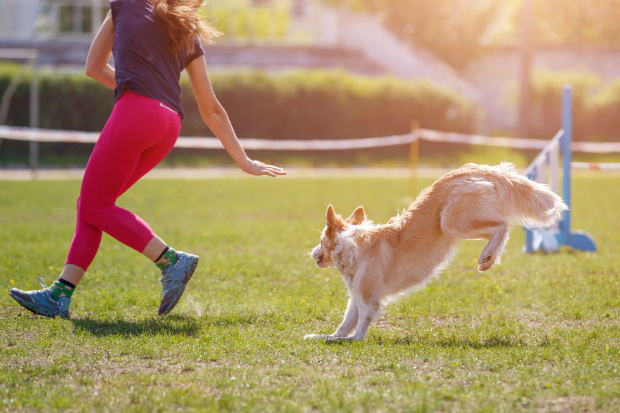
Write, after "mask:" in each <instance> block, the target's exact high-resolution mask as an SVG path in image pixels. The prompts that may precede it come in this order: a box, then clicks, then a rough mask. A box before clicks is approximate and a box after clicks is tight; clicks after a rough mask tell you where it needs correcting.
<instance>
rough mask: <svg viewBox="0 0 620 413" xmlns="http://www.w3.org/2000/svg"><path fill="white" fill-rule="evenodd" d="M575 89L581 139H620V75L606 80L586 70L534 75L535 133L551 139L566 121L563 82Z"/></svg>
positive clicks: (575, 127) (575, 126)
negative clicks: (563, 115) (563, 109)
mask: <svg viewBox="0 0 620 413" xmlns="http://www.w3.org/2000/svg"><path fill="white" fill-rule="evenodd" d="M565 84H570V85H571V86H572V89H573V135H574V139H575V140H577V141H620V116H619V114H620V79H616V80H614V81H611V82H608V83H605V82H603V80H602V79H601V78H600V77H598V76H596V75H594V74H592V73H584V72H552V71H547V70H538V71H536V72H535V73H534V76H533V78H532V85H531V90H532V101H533V106H532V123H533V124H532V137H534V138H538V139H550V138H551V137H552V136H553V135H555V133H556V132H557V131H558V130H559V129H560V127H561V124H562V86H563V85H565Z"/></svg>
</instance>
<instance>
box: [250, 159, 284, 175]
mask: <svg viewBox="0 0 620 413" xmlns="http://www.w3.org/2000/svg"><path fill="white" fill-rule="evenodd" d="M253 165H254V166H255V167H256V171H255V174H256V175H269V176H271V177H274V178H275V177H276V176H277V175H286V171H285V170H284V169H282V168H279V167H277V166H274V165H269V164H266V163H263V162H259V161H254V162H253Z"/></svg>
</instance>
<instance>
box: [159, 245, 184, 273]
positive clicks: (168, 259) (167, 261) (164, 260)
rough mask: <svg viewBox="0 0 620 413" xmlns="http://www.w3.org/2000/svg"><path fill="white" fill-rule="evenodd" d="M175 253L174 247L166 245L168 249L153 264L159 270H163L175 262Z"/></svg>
mask: <svg viewBox="0 0 620 413" xmlns="http://www.w3.org/2000/svg"><path fill="white" fill-rule="evenodd" d="M177 259H178V258H177V254H176V250H175V249H174V248H170V247H168V249H167V250H166V251H165V252H164V254H163V255H162V256H161V258H160V259H158V260H157V261H155V265H157V268H159V269H160V270H162V271H163V270H165V269H166V268H168V267H171V266H172V265H174V264H175V263H176V262H177Z"/></svg>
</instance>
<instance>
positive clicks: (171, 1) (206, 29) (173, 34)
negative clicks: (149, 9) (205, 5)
mask: <svg viewBox="0 0 620 413" xmlns="http://www.w3.org/2000/svg"><path fill="white" fill-rule="evenodd" d="M151 2H152V3H153V9H154V11H155V18H156V19H157V23H158V24H159V25H160V26H161V28H162V29H163V30H164V33H166V36H167V37H168V39H169V40H170V46H169V49H170V51H171V52H172V53H179V52H180V51H181V49H183V48H185V50H186V52H187V53H188V54H192V53H194V49H195V46H196V45H195V42H194V35H196V36H197V37H198V39H199V40H201V41H203V42H205V43H213V39H214V38H215V37H217V36H219V35H220V33H219V32H218V31H217V30H215V29H213V28H212V27H211V26H209V25H208V24H207V23H206V22H205V21H204V20H202V18H201V17H200V16H199V15H198V13H197V11H198V8H199V7H200V6H201V5H202V1H201V0H151Z"/></svg>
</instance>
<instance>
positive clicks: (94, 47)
mask: <svg viewBox="0 0 620 413" xmlns="http://www.w3.org/2000/svg"><path fill="white" fill-rule="evenodd" d="M114 33H115V29H114V21H113V20H112V12H109V13H108V15H107V16H106V18H105V20H104V21H103V24H102V25H101V27H100V28H99V31H98V32H97V35H96V36H95V39H94V40H93V43H92V44H91V45H90V50H89V51H88V57H87V58H86V76H89V77H92V78H93V79H95V80H96V81H98V82H101V83H103V84H104V85H106V86H107V87H109V88H110V89H114V88H115V87H116V80H114V69H113V68H112V66H110V65H109V64H108V61H109V60H110V56H112V46H114Z"/></svg>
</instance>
